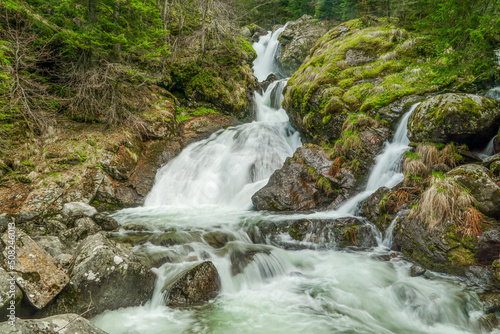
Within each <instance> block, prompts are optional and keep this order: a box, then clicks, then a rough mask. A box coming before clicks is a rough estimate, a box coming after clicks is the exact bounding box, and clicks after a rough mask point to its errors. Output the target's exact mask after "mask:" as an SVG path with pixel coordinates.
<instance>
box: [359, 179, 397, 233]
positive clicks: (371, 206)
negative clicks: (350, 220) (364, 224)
mask: <svg viewBox="0 0 500 334" xmlns="http://www.w3.org/2000/svg"><path fill="white" fill-rule="evenodd" d="M390 192H391V190H390V189H389V188H386V187H382V188H379V189H377V191H375V192H374V193H373V194H371V195H370V196H369V197H368V198H367V199H365V200H364V201H362V202H361V203H360V204H359V208H360V210H361V212H362V214H363V217H365V218H366V219H368V221H370V222H372V223H373V224H377V223H378V222H379V220H380V219H381V218H382V216H383V215H384V214H385V213H386V212H385V210H384V207H383V205H381V202H382V200H383V199H384V198H386V197H387V195H388V194H389V193H390ZM389 223H390V222H389ZM377 225H378V224H377ZM379 229H380V227H379ZM380 230H381V231H382V232H384V229H380Z"/></svg>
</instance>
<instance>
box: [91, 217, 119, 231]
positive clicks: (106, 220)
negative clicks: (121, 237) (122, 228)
mask: <svg viewBox="0 0 500 334" xmlns="http://www.w3.org/2000/svg"><path fill="white" fill-rule="evenodd" d="M93 219H94V221H95V222H96V224H97V225H99V226H100V227H101V228H102V229H103V230H104V231H114V230H116V229H117V228H118V226H119V225H118V222H117V221H116V220H115V219H113V218H111V217H110V216H106V215H103V214H100V213H98V214H96V215H95V216H94V218H93Z"/></svg>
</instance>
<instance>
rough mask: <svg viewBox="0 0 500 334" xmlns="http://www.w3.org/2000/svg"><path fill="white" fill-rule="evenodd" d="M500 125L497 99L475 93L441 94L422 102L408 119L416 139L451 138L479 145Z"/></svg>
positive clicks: (439, 140) (435, 140) (440, 140)
mask: <svg viewBox="0 0 500 334" xmlns="http://www.w3.org/2000/svg"><path fill="white" fill-rule="evenodd" d="M499 125H500V105H499V104H498V102H497V101H494V100H490V99H488V98H485V97H482V96H479V95H472V94H452V93H449V94H442V95H438V96H435V97H431V98H429V99H427V100H425V101H424V102H422V103H421V104H420V105H419V106H418V107H417V108H416V109H415V111H414V112H413V114H412V116H411V118H410V121H409V123H408V138H409V139H410V140H411V141H415V142H424V141H429V142H433V143H448V142H450V141H453V142H456V143H460V144H467V145H468V146H469V147H479V146H481V145H483V143H484V142H488V141H489V140H490V138H491V137H493V136H494V135H495V134H496V132H497V131H498V126H499Z"/></svg>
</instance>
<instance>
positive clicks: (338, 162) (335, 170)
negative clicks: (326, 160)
mask: <svg viewBox="0 0 500 334" xmlns="http://www.w3.org/2000/svg"><path fill="white" fill-rule="evenodd" d="M341 166H342V157H337V158H335V160H334V161H333V163H332V166H331V167H330V170H329V171H328V173H329V174H330V175H331V176H332V177H337V175H338V174H339V171H340V167H341Z"/></svg>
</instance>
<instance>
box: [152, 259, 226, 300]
mask: <svg viewBox="0 0 500 334" xmlns="http://www.w3.org/2000/svg"><path fill="white" fill-rule="evenodd" d="M220 288H221V281H220V276H219V273H218V272H217V268H215V266H214V264H213V263H212V262H210V261H206V262H203V263H201V264H199V265H197V266H195V267H194V268H192V269H189V270H188V271H187V272H185V273H184V274H182V276H181V277H180V278H179V279H177V280H176V281H174V282H171V283H169V284H167V285H166V286H165V287H163V289H162V293H165V296H166V297H165V302H166V304H167V305H168V306H172V307H185V306H193V305H201V304H203V303H205V302H207V301H209V300H210V299H213V298H215V297H216V296H217V294H218V293H219V290H220Z"/></svg>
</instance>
